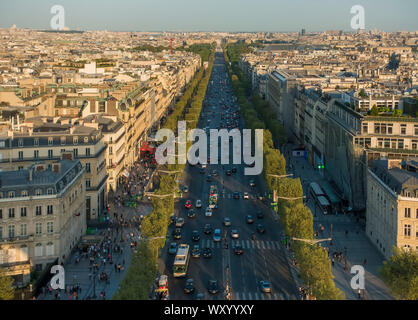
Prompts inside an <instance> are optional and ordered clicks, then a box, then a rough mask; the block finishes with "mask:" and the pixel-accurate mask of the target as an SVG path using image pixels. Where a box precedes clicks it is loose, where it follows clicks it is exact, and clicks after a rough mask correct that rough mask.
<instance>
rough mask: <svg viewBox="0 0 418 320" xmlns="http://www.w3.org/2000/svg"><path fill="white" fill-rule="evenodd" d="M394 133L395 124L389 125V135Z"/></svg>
mask: <svg viewBox="0 0 418 320" xmlns="http://www.w3.org/2000/svg"><path fill="white" fill-rule="evenodd" d="M392 133H393V124H391V123H390V124H388V134H392Z"/></svg>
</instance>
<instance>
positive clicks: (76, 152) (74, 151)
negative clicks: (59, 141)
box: [73, 148, 78, 159]
mask: <svg viewBox="0 0 418 320" xmlns="http://www.w3.org/2000/svg"><path fill="white" fill-rule="evenodd" d="M73 154H74V159H75V158H77V157H78V149H77V148H75V149H73Z"/></svg>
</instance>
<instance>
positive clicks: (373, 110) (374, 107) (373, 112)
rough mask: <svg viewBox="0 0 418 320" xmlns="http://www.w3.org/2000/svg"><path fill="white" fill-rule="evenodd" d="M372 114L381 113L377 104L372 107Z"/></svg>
mask: <svg viewBox="0 0 418 320" xmlns="http://www.w3.org/2000/svg"><path fill="white" fill-rule="evenodd" d="M370 115H371V116H378V115H379V109H377V106H376V105H374V106H373V107H372V109H371V110H370Z"/></svg>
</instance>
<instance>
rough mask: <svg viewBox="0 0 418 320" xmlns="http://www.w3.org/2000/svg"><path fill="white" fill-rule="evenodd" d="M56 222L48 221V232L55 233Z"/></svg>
mask: <svg viewBox="0 0 418 320" xmlns="http://www.w3.org/2000/svg"><path fill="white" fill-rule="evenodd" d="M53 226H54V223H53V222H47V224H46V232H47V233H48V234H51V233H53V232H54V227H53Z"/></svg>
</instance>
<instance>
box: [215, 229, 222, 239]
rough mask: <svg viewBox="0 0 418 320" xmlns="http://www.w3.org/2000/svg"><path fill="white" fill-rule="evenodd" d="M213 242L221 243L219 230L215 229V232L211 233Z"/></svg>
mask: <svg viewBox="0 0 418 320" xmlns="http://www.w3.org/2000/svg"><path fill="white" fill-rule="evenodd" d="M213 241H215V242H219V241H221V229H215V231H214V232H213Z"/></svg>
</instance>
